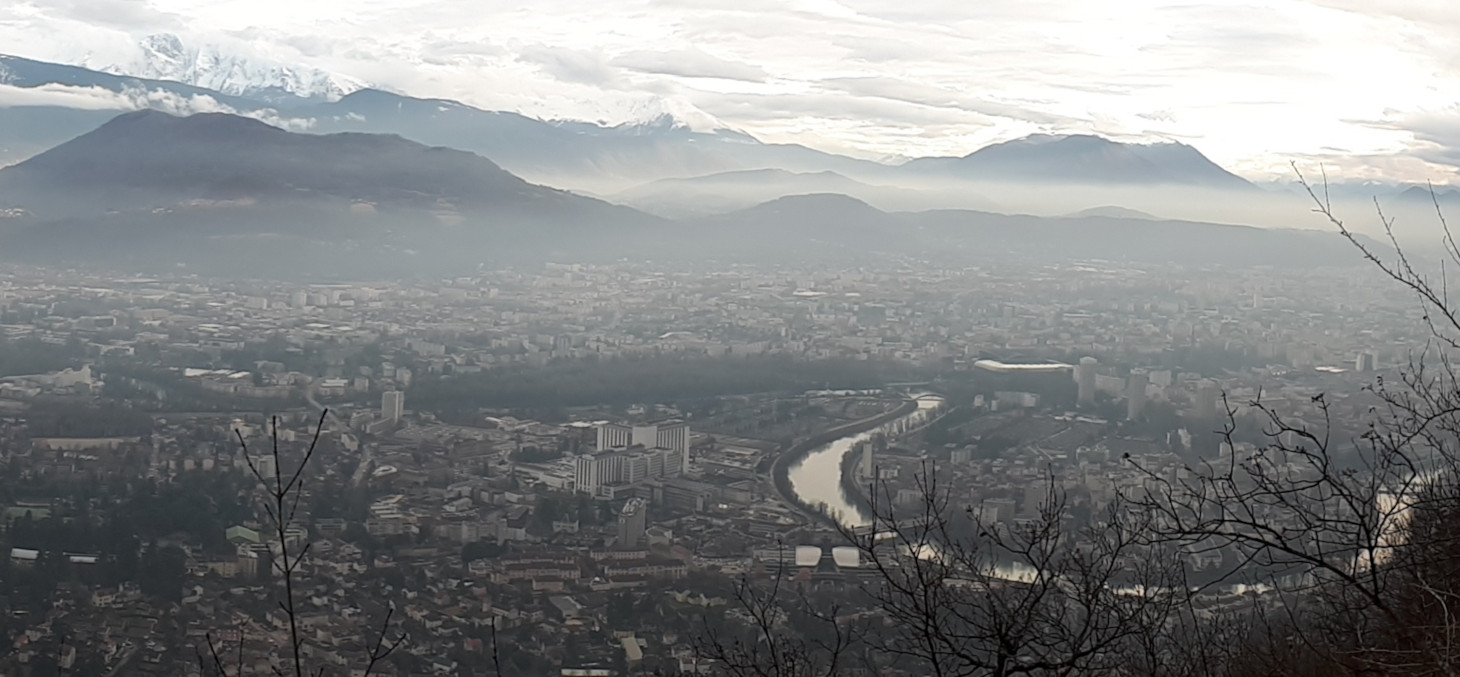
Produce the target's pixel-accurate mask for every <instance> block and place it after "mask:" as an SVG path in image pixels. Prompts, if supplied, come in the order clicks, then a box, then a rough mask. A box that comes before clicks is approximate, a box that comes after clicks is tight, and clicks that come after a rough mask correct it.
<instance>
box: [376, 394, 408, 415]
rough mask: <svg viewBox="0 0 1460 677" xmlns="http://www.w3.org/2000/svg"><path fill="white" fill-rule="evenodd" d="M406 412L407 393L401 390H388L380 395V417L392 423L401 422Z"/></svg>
mask: <svg viewBox="0 0 1460 677" xmlns="http://www.w3.org/2000/svg"><path fill="white" fill-rule="evenodd" d="M405 412H406V394H405V392H403V391H400V390H387V391H385V393H383V394H382V395H381V396H380V417H381V418H384V419H388V420H390V422H391V423H400V419H401V416H403V415H405Z"/></svg>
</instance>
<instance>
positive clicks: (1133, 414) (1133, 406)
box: [1125, 369, 1151, 421]
mask: <svg viewBox="0 0 1460 677" xmlns="http://www.w3.org/2000/svg"><path fill="white" fill-rule="evenodd" d="M1150 383H1151V376H1150V374H1148V373H1146V370H1144V369H1132V370H1131V372H1130V381H1128V382H1127V384H1126V390H1125V417H1126V418H1128V419H1130V420H1132V421H1134V420H1136V419H1137V418H1140V416H1141V412H1143V411H1145V410H1146V386H1147V385H1149V384H1150Z"/></svg>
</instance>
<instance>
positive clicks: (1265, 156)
mask: <svg viewBox="0 0 1460 677" xmlns="http://www.w3.org/2000/svg"><path fill="white" fill-rule="evenodd" d="M1381 4H1382V5H1383V6H1382V7H1380V6H1379V5H1381ZM157 31H173V32H177V33H179V34H181V35H183V36H184V37H185V38H187V39H190V40H195V41H208V42H215V43H218V44H221V45H225V46H227V47H228V48H230V49H236V50H239V51H243V52H247V53H253V54H257V55H260V56H263V57H266V58H269V59H273V60H276V61H283V62H301V63H306V64H309V65H312V66H316V67H321V68H326V69H329V70H333V71H337V72H341V73H344V74H346V75H350V76H353V77H357V78H361V79H364V80H367V81H371V82H376V83H381V84H382V85H384V86H388V87H391V88H394V89H398V90H401V91H404V92H408V93H411V94H414V95H419V96H439V97H447V98H455V99H460V100H463V101H466V102H468V103H471V104H473V105H477V106H481V107H485V108H494V109H508V110H518V111H522V112H525V113H528V114H532V115H538V116H541V117H546V118H578V119H588V120H603V121H608V122H616V121H621V120H623V119H624V118H625V117H627V116H629V115H632V114H633V111H637V110H642V109H644V108H645V105H646V102H648V101H649V100H651V99H670V100H673V101H676V102H679V103H680V104H685V105H692V106H694V107H696V108H699V109H701V110H704V111H706V112H707V113H709V114H710V115H712V116H714V117H716V118H719V119H721V120H724V121H726V122H728V123H729V124H731V125H734V126H736V127H737V128H740V129H743V130H745V131H748V132H750V133H752V134H755V135H756V136H758V137H760V138H763V139H765V140H768V141H784V142H796V143H803V144H806V145H811V146H814V147H818V148H822V149H825V150H831V151H835V152H843V153H851V154H855V155H859V156H863V157H896V156H903V157H906V156H923V155H961V154H966V153H968V152H971V151H972V150H975V149H977V148H979V147H981V146H983V145H986V144H988V143H991V142H995V141H1000V140H1005V139H1008V138H1012V137H1015V136H1020V135H1023V134H1028V133H1032V132H1096V133H1101V134H1107V135H1110V136H1114V137H1117V138H1131V139H1137V138H1152V137H1155V138H1171V139H1180V140H1183V141H1186V142H1188V143H1192V144H1194V145H1197V146H1198V147H1200V148H1201V149H1202V150H1203V151H1204V152H1206V153H1207V154H1208V155H1210V156H1212V157H1213V158H1214V159H1216V160H1217V161H1219V162H1221V163H1223V164H1224V165H1226V166H1229V167H1231V168H1233V169H1234V170H1236V171H1239V172H1241V173H1244V174H1246V175H1247V176H1249V177H1253V178H1258V179H1261V178H1263V177H1264V176H1268V175H1272V176H1286V174H1287V172H1288V170H1287V162H1288V160H1289V159H1292V158H1325V159H1326V160H1325V161H1332V160H1335V159H1336V160H1337V161H1335V162H1334V164H1336V165H1338V166H1339V169H1340V171H1341V172H1343V173H1348V174H1352V175H1354V176H1355V177H1357V176H1369V175H1373V174H1374V173H1375V172H1378V173H1380V174H1382V175H1384V176H1386V177H1388V178H1391V179H1394V180H1417V179H1425V178H1430V179H1437V180H1441V181H1447V180H1452V176H1453V172H1454V167H1455V166H1457V165H1460V134H1456V133H1454V130H1455V129H1456V128H1457V127H1460V108H1457V104H1460V95H1457V94H1456V92H1460V3H1435V2H1429V1H1425V0H1393V1H1390V2H1385V3H1376V2H1369V1H1368V0H1271V1H1261V2H1259V1H1256V0H1251V1H1245V0H1232V1H1230V2H1226V1H1224V2H1205V3H1203V2H1189V1H1185V0H1179V1H1173V0H1086V1H1084V2H1076V1H1074V0H1070V1H1064V2H1054V1H1050V0H995V1H991V2H967V0H924V1H922V2H916V3H891V2H886V1H885V0H790V1H789V2H788V1H785V0H776V1H771V0H735V1H730V0H622V1H620V2H611V3H609V2H602V1H601V0H598V1H593V2H590V1H588V0H555V1H554V2H550V3H538V4H537V5H532V6H525V5H513V4H511V3H506V4H502V3H480V2H470V1H468V0H447V1H428V0H355V1H353V2H343V0H316V1H315V2H307V3H305V2H297V1H292V0H291V1H289V2H285V1H283V0H148V1H146V2H133V1H130V0H19V2H18V3H17V2H11V3H5V4H4V5H3V6H0V45H4V47H0V50H3V51H7V52H14V53H17V54H19V55H21V56H28V57H32V58H40V59H47V60H59V61H69V62H80V61H86V62H88V63H94V64H104V63H116V62H122V61H125V60H126V59H127V58H128V57H129V56H131V54H132V52H130V51H129V50H132V49H134V47H133V45H134V44H135V41H136V40H137V39H138V38H139V37H141V36H143V35H145V34H148V33H151V32H157Z"/></svg>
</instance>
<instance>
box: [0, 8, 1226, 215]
mask: <svg viewBox="0 0 1460 677" xmlns="http://www.w3.org/2000/svg"><path fill="white" fill-rule="evenodd" d="M97 67H98V69H88V68H83V67H80V66H71V65H62V64H54V63H46V62H40V61H34V60H30V59H24V58H20V57H14V56H0V164H3V163H5V162H7V161H9V162H15V161H18V160H20V159H23V158H25V157H28V156H29V155H32V154H34V153H36V152H39V151H40V150H42V149H43V148H45V147H49V145H53V144H54V143H59V142H60V141H62V140H65V139H69V138H74V137H75V136H78V135H80V134H83V133H85V132H87V131H90V130H91V129H94V128H95V127H96V126H97V125H99V124H100V123H101V122H102V121H104V120H105V119H106V118H107V117H110V115H115V114H116V113H119V112H125V111H128V110H136V109H142V108H150V109H157V110H164V111H168V112H172V113H192V112H227V113H236V114H241V115H247V116H252V117H256V118H259V119H263V120H266V121H269V122H271V123H273V124H276V125H280V126H284V127H286V128H289V129H292V130H296V131H310V132H315V133H333V132H369V133H383V134H398V135H400V136H402V137H404V138H407V139H411V140H413V141H418V142H420V143H424V144H427V145H433V146H436V145H439V146H450V147H453V148H458V149H461V150H467V151H471V152H474V153H478V154H481V155H483V156H485V157H489V158H491V159H492V160H493V161H494V162H496V163H498V164H499V165H501V166H502V167H503V168H505V169H507V170H509V171H511V172H513V173H515V174H517V175H519V176H522V177H524V178H526V179H529V180H532V181H536V182H540V183H547V184H551V185H556V186H559V187H564V188H570V189H576V190H582V191H587V192H592V193H596V194H612V193H618V192H622V191H625V190H629V189H632V188H634V187H637V186H640V185H642V184H646V183H651V182H654V181H659V180H663V179H684V178H690V177H699V176H705V175H710V174H718V173H724V172H735V171H751V170H766V169H775V170H782V171H786V172H793V173H798V174H815V173H820V172H835V173H837V174H840V175H842V176H844V177H846V178H848V179H851V180H854V181H858V182H862V183H867V184H871V185H880V186H892V187H904V188H906V187H910V186H911V185H913V184H919V183H922V182H926V181H928V180H941V181H946V182H954V183H961V182H970V181H991V180H993V181H999V180H1008V179H1016V180H1019V181H1025V182H1030V181H1033V182H1038V183H1040V184H1045V185H1050V184H1064V183H1075V184H1091V185H1111V184H1121V185H1142V186H1154V185H1164V184H1179V185H1184V186H1195V187H1203V188H1212V189H1230V188H1245V187H1248V185H1247V184H1246V182H1245V181H1244V180H1242V179H1240V178H1239V177H1236V176H1235V175H1232V174H1230V173H1228V172H1226V171H1224V170H1222V169H1221V168H1220V167H1217V166H1216V165H1215V164H1213V163H1211V162H1210V161H1209V160H1207V159H1206V158H1205V157H1204V156H1202V155H1201V153H1200V152H1198V151H1196V150H1195V149H1194V148H1191V147H1190V146H1185V145H1182V144H1151V145H1140V144H1125V143H1118V142H1114V141H1110V140H1106V139H1101V138H1099V137H1092V136H1064V137H1055V136H1031V137H1027V138H1025V139H1020V140H1016V141H1012V142H1008V143H1003V144H997V145H994V146H990V147H988V148H984V149H981V150H979V151H976V152H974V153H971V154H969V155H967V156H965V157H962V158H925V159H919V160H913V161H911V162H908V163H906V164H903V165H889V164H883V163H879V162H871V161H867V160H861V159H856V158H850V157H845V156H840V155H835V154H831V153H826V152H822V151H819V150H815V149H812V148H809V147H806V146H802V145H796V144H772V143H763V142H761V141H760V140H758V139H756V138H755V137H753V136H751V135H749V134H746V133H743V132H740V131H736V130H734V129H731V128H729V127H728V126H727V125H724V124H723V123H719V122H718V121H716V120H714V118H713V117H711V116H708V115H706V114H704V113H702V112H700V111H697V110H694V109H692V108H690V107H687V106H685V105H667V104H666V105H663V106H661V110H654V111H646V115H644V116H642V118H641V119H638V120H636V121H635V122H633V123H628V124H620V125H613V126H608V125H602V124H595V123H588V122H575V121H548V120H539V119H536V118H531V117H528V116H525V115H521V114H519V113H514V112H507V111H488V110H482V109H480V108H476V107H473V106H469V105H466V104H463V103H460V102H457V101H450V100H444V99H425V98H416V97H411V96H406V95H402V94H397V93H393V92H387V91H383V90H380V89H374V88H370V87H368V86H366V84H365V83H362V82H359V81H356V80H353V79H350V78H347V77H343V76H338V75H335V74H330V73H325V72H323V71H318V70H315V69H311V68H307V67H295V66H287V65H280V64H274V63H266V62H258V61H256V60H251V59H245V58H242V57H238V56H236V55H231V54H229V53H227V52H225V51H222V50H220V49H218V48H217V47H214V46H203V47H193V46H188V45H185V44H183V43H182V42H181V41H180V40H179V39H178V38H176V36H172V35H165V34H164V35H156V36H152V37H149V38H147V39H146V40H144V41H143V43H142V44H141V45H140V46H139V56H138V57H137V58H136V59H133V60H132V61H128V62H122V63H106V64H98V65H97ZM7 86H8V87H9V88H20V89H22V90H28V91H26V92H20V91H18V90H16V89H7ZM23 94H25V95H28V96H22V95H23ZM7 99H14V100H15V101H14V102H13V103H7ZM108 114H110V115H108ZM43 144H49V145H43ZM961 192H971V193H979V192H980V191H978V190H976V189H974V190H970V191H961ZM955 202H956V200H955ZM962 206H976V207H980V208H983V207H988V206H990V205H988V204H986V203H983V202H979V201H978V200H973V201H971V202H968V203H966V204H962ZM684 207H693V205H679V206H677V207H676V209H682V208H684ZM691 211H692V209H691Z"/></svg>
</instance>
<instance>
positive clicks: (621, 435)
mask: <svg viewBox="0 0 1460 677" xmlns="http://www.w3.org/2000/svg"><path fill="white" fill-rule="evenodd" d="M629 447H644V448H645V449H668V450H671V451H677V452H679V455H678V459H679V462H680V466H679V468H678V470H676V471H675V472H676V474H678V473H683V472H688V471H689V424H688V423H685V422H684V421H661V422H659V423H648V424H635V425H625V424H622V423H603V424H600V425H599V426H598V450H599V451H601V452H602V451H610V450H613V449H627V448H629Z"/></svg>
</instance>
